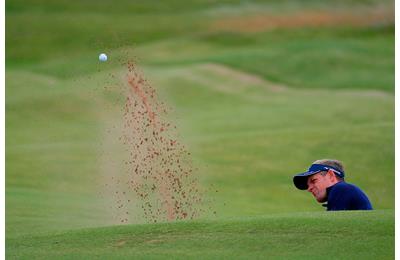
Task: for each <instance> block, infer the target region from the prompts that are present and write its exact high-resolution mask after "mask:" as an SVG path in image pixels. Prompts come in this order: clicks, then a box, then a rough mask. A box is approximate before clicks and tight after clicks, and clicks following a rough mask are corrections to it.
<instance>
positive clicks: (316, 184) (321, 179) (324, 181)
mask: <svg viewBox="0 0 400 260" xmlns="http://www.w3.org/2000/svg"><path fill="white" fill-rule="evenodd" d="M325 173H326V172H325ZM307 184H308V189H307V190H308V191H309V192H311V193H312V194H313V195H314V197H315V199H316V200H317V201H318V202H325V201H327V199H328V198H327V192H326V188H328V187H330V186H332V182H331V180H330V178H329V176H328V174H326V175H325V176H323V175H321V173H316V174H314V175H311V176H310V177H308V180H307Z"/></svg>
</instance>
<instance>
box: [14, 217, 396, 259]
mask: <svg viewBox="0 0 400 260" xmlns="http://www.w3.org/2000/svg"><path fill="white" fill-rule="evenodd" d="M6 243H7V252H6V256H7V258H9V259H14V258H17V259H74V258H75V259H76V258H84V259H110V258H119V259H132V258H135V259H137V258H141V259H142V258H147V259H165V258H173V259H192V258H196V259H199V258H200V259H233V258H235V259H249V258H251V259H265V258H268V259H282V258H284V259H321V258H324V259H392V258H393V257H394V212H393V211H374V212H336V213H325V212H324V213H295V214H288V215H270V216H263V217H252V218H249V217H248V218H235V219H228V220H226V219H225V220H218V221H198V222H180V223H169V224H148V225H133V226H116V227H107V228H96V229H85V230H77V231H70V232H63V233H54V234H44V235H33V236H25V237H19V238H12V239H7V241H6Z"/></svg>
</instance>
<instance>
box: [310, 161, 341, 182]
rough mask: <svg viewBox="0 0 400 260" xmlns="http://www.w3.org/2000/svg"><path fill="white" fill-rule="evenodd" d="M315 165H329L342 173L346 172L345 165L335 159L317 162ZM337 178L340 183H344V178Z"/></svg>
mask: <svg viewBox="0 0 400 260" xmlns="http://www.w3.org/2000/svg"><path fill="white" fill-rule="evenodd" d="M313 164H323V165H328V166H332V167H334V168H336V169H338V170H340V171H342V172H344V166H343V163H342V162H341V161H339V160H334V159H321V160H316V161H315V162H313ZM335 176H336V179H337V180H338V181H343V178H340V177H339V176H337V175H336V174H335Z"/></svg>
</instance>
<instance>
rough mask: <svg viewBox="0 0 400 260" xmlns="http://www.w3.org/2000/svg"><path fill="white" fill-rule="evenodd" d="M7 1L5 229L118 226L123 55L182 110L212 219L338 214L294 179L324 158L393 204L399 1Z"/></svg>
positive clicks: (381, 204)
mask: <svg viewBox="0 0 400 260" xmlns="http://www.w3.org/2000/svg"><path fill="white" fill-rule="evenodd" d="M5 6H6V235H7V236H8V237H10V236H11V237H12V236H19V235H25V234H31V233H37V232H46V231H52V230H66V229H74V228H82V227H95V226H105V225H112V224H119V220H118V218H116V217H115V215H114V213H113V210H114V209H113V208H112V207H110V201H111V200H112V198H110V197H109V196H108V195H107V192H105V191H104V185H105V183H106V182H107V176H110V175H115V174H118V171H119V170H120V169H119V168H118V165H116V163H115V161H117V159H116V158H118V156H119V154H118V152H117V151H118V149H117V148H118V147H116V145H115V143H116V142H117V140H116V139H117V136H113V135H112V134H109V129H110V128H112V126H113V124H114V122H115V120H118V115H119V114H118V109H119V107H118V104H119V103H118V102H117V101H115V100H116V97H118V95H119V92H118V91H115V93H114V92H113V88H110V86H114V85H118V86H123V85H124V82H121V81H122V78H120V77H114V75H120V74H123V72H124V71H126V66H125V65H123V64H122V63H123V62H124V61H126V60H134V61H136V62H137V65H138V67H139V68H140V69H141V70H142V71H143V75H144V76H145V77H146V79H147V80H148V81H149V82H150V84H151V85H152V86H153V87H154V88H155V89H156V90H157V91H158V93H159V95H160V97H161V98H162V100H164V101H166V103H167V104H168V105H169V106H171V107H172V109H173V112H171V113H170V116H171V121H172V122H173V123H174V124H176V125H178V131H179V133H180V136H181V137H180V138H181V142H182V143H184V144H185V145H187V147H188V150H189V151H191V153H192V157H193V161H194V164H195V165H196V166H197V167H198V169H199V170H198V171H197V173H196V174H197V175H198V177H199V179H200V182H201V185H202V187H204V189H205V190H207V191H208V192H207V194H206V202H207V203H209V204H210V207H211V208H212V209H213V210H211V211H210V212H209V213H207V214H205V215H204V216H203V218H228V217H236V216H255V215H267V214H276V213H284V212H307V211H323V210H325V209H324V208H322V207H321V206H320V205H319V204H318V203H316V202H315V200H314V198H313V197H312V196H311V195H310V194H308V193H307V192H302V191H298V190H296V189H295V187H294V186H293V184H292V176H293V175H294V174H295V173H298V172H302V171H304V170H306V169H307V168H308V167H309V165H310V164H311V163H312V162H313V161H315V160H317V159H322V158H335V159H339V160H342V161H343V162H344V165H345V170H346V173H347V176H348V177H347V181H348V182H350V183H354V184H356V185H358V186H359V187H360V188H362V189H363V190H364V191H365V192H366V193H367V194H368V195H369V197H370V199H371V201H372V204H373V206H374V208H376V209H394V1H386V0H380V1H377V0H376V1H375V0H352V1H348V0H346V1H345V0H338V1H317V0H315V1H314V0H305V1H300V0H291V1H289V0H287V1H282V0H280V1H273V0H271V1H256V0H254V1H250V0H249V1H244V0H241V1H239V0H237V1H236V0H225V1H213V0H208V1H199V0H191V1H176V0H172V1H127V0H121V1H118V2H113V1H90V0H84V1H72V2H71V1H66V0H58V1H49V0H40V1H39V0H23V1H22V0H7V1H6V4H5ZM102 52H104V53H107V54H108V57H109V61H108V62H107V63H99V61H98V55H99V54H100V53H102ZM112 160H115V161H113V162H112ZM214 209H215V211H216V213H217V214H213V211H214ZM138 222H140V221H138ZM131 223H135V220H132V221H131Z"/></svg>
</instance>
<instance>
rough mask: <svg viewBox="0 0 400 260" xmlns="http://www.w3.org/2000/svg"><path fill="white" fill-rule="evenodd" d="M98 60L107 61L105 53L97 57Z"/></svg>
mask: <svg viewBox="0 0 400 260" xmlns="http://www.w3.org/2000/svg"><path fill="white" fill-rule="evenodd" d="M99 60H100V61H107V55H106V54H105V53H102V54H100V55H99Z"/></svg>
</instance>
